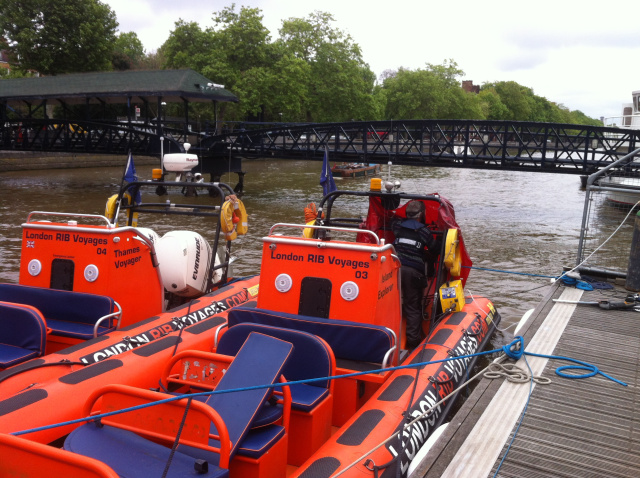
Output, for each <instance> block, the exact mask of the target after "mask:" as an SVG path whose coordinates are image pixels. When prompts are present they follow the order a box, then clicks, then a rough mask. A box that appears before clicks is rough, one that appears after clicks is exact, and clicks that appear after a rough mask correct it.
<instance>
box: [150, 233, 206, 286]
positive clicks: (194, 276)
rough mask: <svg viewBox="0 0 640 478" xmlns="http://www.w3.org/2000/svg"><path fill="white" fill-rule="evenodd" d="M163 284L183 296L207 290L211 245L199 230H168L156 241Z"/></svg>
mask: <svg viewBox="0 0 640 478" xmlns="http://www.w3.org/2000/svg"><path fill="white" fill-rule="evenodd" d="M156 254H157V257H158V262H159V264H160V274H161V275H162V283H163V285H164V288H165V289H166V290H167V291H169V292H171V293H173V294H176V295H179V296H181V297H194V296H197V295H200V294H202V293H204V292H206V290H207V279H208V277H209V266H210V264H211V246H210V245H209V243H208V242H207V241H205V240H204V238H203V237H202V236H201V235H200V234H198V233H197V232H192V231H171V232H167V233H166V234H165V235H164V236H162V238H161V239H160V241H159V242H158V243H157V244H156Z"/></svg>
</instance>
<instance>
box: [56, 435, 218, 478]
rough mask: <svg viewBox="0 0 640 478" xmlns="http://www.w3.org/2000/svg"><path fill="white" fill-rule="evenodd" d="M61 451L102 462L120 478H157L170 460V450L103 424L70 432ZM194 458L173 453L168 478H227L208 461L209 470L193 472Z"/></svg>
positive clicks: (178, 451) (177, 452)
mask: <svg viewBox="0 0 640 478" xmlns="http://www.w3.org/2000/svg"><path fill="white" fill-rule="evenodd" d="M64 449H65V450H68V451H72V452H74V453H78V454H80V455H84V456H88V457H91V458H95V459H97V460H100V461H102V462H103V463H105V464H106V465H108V466H110V467H111V468H112V469H113V471H115V472H116V473H117V474H118V475H119V476H120V477H122V478H158V477H160V476H163V475H162V473H163V471H164V468H165V466H166V464H167V461H168V459H169V454H170V453H171V450H170V449H169V448H167V447H165V446H162V445H159V444H157V443H154V442H152V441H150V440H147V439H145V438H142V437H141V436H139V435H136V434H135V433H133V432H130V431H127V430H122V429H119V428H115V427H111V426H108V425H105V426H103V427H98V426H97V425H96V424H95V423H87V424H85V425H82V426H80V427H78V428H76V429H75V430H74V431H72V432H71V433H70V434H69V436H68V437H67V438H66V440H65V442H64ZM194 463H195V459H194V458H193V457H191V456H189V455H185V454H183V453H181V452H180V447H178V449H177V450H176V452H175V454H174V456H173V459H172V460H171V466H170V467H169V472H168V474H167V475H166V476H167V477H172V478H179V477H188V476H193V477H206V478H226V477H228V476H229V470H225V469H223V468H219V467H218V466H216V465H215V464H213V463H211V462H209V471H208V472H207V473H204V474H200V473H198V472H196V471H195V469H194Z"/></svg>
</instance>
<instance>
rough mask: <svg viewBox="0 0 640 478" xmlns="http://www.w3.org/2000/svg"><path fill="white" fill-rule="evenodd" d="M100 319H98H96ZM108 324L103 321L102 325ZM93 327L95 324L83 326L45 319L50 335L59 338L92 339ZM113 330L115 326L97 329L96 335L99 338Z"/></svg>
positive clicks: (81, 324)
mask: <svg viewBox="0 0 640 478" xmlns="http://www.w3.org/2000/svg"><path fill="white" fill-rule="evenodd" d="M105 315H106V314H105ZM100 317H102V316H100ZM100 317H98V319H99V318H100ZM96 320H97V319H96ZM109 322H110V321H105V322H103V323H105V324H106V323H109ZM94 325H95V323H93V324H83V323H79V322H67V321H66V320H55V319H47V326H49V328H50V329H51V333H52V334H54V335H59V336H61V337H74V338H77V339H92V338H93V326H94ZM113 330H115V325H114V326H113V327H109V328H107V327H98V330H97V335H98V337H99V336H101V335H104V334H107V333H109V332H113Z"/></svg>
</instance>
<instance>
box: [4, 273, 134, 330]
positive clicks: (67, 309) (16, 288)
mask: <svg viewBox="0 0 640 478" xmlns="http://www.w3.org/2000/svg"><path fill="white" fill-rule="evenodd" d="M0 301H6V302H15V303H18V304H24V305H30V306H32V307H35V308H36V309H38V310H39V311H40V313H41V314H42V316H43V317H44V318H45V320H46V321H47V327H49V329H51V334H52V335H58V336H62V337H72V338H77V339H91V338H93V337H96V336H100V335H104V334H107V333H109V332H112V331H114V330H116V329H117V328H118V326H119V324H120V317H121V316H122V311H121V310H120V306H119V305H117V303H116V302H115V301H114V300H113V299H112V298H110V297H106V296H102V295H97V294H87V293H84V292H72V291H68V290H58V289H47V288H44V287H31V286H25V285H20V284H0ZM116 308H117V309H118V310H117V311H116Z"/></svg>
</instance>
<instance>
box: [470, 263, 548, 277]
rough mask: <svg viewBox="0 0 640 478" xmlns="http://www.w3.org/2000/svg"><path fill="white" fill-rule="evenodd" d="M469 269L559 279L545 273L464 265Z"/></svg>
mask: <svg viewBox="0 0 640 478" xmlns="http://www.w3.org/2000/svg"><path fill="white" fill-rule="evenodd" d="M462 267H465V268H467V269H477V270H479V271H487V272H504V273H505V274H517V275H520V276H531V277H547V278H549V279H557V277H556V276H548V275H544V274H530V273H529V272H515V271H505V270H501V269H489V268H488V267H478V266H462Z"/></svg>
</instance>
